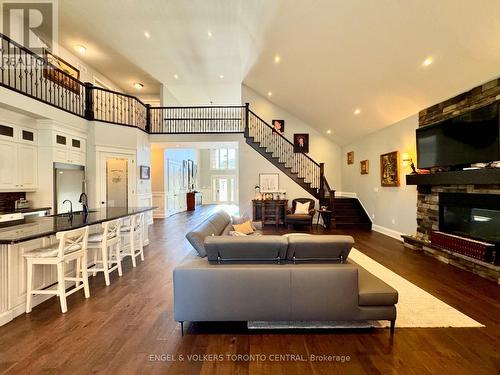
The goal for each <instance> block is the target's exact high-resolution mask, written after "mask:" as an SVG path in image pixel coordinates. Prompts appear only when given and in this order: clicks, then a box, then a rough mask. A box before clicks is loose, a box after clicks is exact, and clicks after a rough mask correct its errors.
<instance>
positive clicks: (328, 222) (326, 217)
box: [316, 210, 333, 229]
mask: <svg viewBox="0 0 500 375" xmlns="http://www.w3.org/2000/svg"><path fill="white" fill-rule="evenodd" d="M318 213H319V215H318V222H317V223H316V224H317V225H319V218H320V216H321V218H322V219H323V224H324V226H325V229H330V228H331V227H332V214H333V211H330V210H318Z"/></svg>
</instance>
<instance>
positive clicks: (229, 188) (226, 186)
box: [212, 175, 236, 203]
mask: <svg viewBox="0 0 500 375" xmlns="http://www.w3.org/2000/svg"><path fill="white" fill-rule="evenodd" d="M212 202H213V203H235V202H236V176H234V175H224V176H212Z"/></svg>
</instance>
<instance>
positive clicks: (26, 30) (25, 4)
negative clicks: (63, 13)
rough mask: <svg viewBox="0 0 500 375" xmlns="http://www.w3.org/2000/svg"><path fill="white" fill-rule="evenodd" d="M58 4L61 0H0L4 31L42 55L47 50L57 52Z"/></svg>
mask: <svg viewBox="0 0 500 375" xmlns="http://www.w3.org/2000/svg"><path fill="white" fill-rule="evenodd" d="M57 5H58V4H57V0H31V1H22V0H21V1H20V0H18V1H11V0H0V11H1V17H0V19H1V22H2V24H1V32H2V34H4V35H6V36H8V37H9V38H10V39H12V40H13V41H15V42H17V43H19V44H21V45H22V46H24V47H26V48H28V49H30V50H32V51H33V52H35V53H37V54H39V55H41V54H42V53H43V50H44V49H48V50H50V51H54V50H55V49H56V47H57V36H58V35H57V33H58V24H57V20H58V18H57V9H58V7H57ZM3 52H4V53H5V52H7V51H3ZM10 52H11V51H10ZM7 53H8V52H7Z"/></svg>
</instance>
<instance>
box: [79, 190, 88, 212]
mask: <svg viewBox="0 0 500 375" xmlns="http://www.w3.org/2000/svg"><path fill="white" fill-rule="evenodd" d="M88 199H89V198H88V197H87V194H85V193H81V194H80V199H78V203H81V204H82V207H83V213H84V214H88V213H89V206H88Z"/></svg>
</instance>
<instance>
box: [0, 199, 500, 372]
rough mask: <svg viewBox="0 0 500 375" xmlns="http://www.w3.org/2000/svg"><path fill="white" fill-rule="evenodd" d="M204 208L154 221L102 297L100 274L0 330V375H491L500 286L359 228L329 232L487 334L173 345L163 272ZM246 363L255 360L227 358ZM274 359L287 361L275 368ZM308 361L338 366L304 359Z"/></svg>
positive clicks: (227, 335)
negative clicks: (62, 301) (64, 303)
mask: <svg viewBox="0 0 500 375" xmlns="http://www.w3.org/2000/svg"><path fill="white" fill-rule="evenodd" d="M215 209H217V208H216V207H213V206H208V207H204V208H203V209H202V210H198V211H195V212H191V213H182V214H178V215H175V216H173V217H170V218H168V219H165V220H157V221H156V222H155V224H154V225H153V226H152V227H151V229H150V241H151V244H150V245H149V246H148V247H147V248H146V249H145V257H146V259H145V262H143V263H142V262H140V263H139V265H138V267H137V268H135V269H133V268H132V267H131V263H130V261H126V262H125V264H124V274H123V277H121V278H119V277H118V276H117V275H116V274H114V275H113V276H112V278H111V286H109V287H106V286H104V280H103V277H102V275H99V276H97V277H95V278H92V277H91V298H90V299H88V300H86V299H85V298H84V297H83V293H81V294H74V295H72V296H70V297H69V298H68V312H67V313H66V314H61V312H60V308H59V304H58V300H57V299H56V298H52V299H51V300H48V301H46V302H44V303H43V304H41V305H39V306H37V307H35V308H34V309H33V312H32V313H31V314H29V315H22V316H20V317H18V318H16V319H15V320H14V321H12V322H10V323H9V324H7V325H5V326H3V327H0V373H2V374H3V373H8V374H28V373H44V374H88V373H103V374H135V373H144V374H155V373H158V374H166V373H168V374H177V373H183V374H198V373H203V374H209V373H213V374H234V373H237V374H247V373H253V374H261V373H266V374H309V373H312V374H337V373H339V374H340V373H341V374H344V373H352V374H382V373H396V374H436V373H442V374H498V373H500V352H499V350H500V287H499V286H498V285H496V284H495V283H493V282H491V281H488V280H485V279H482V278H480V277H478V276H475V275H472V274H470V273H467V272H465V271H462V270H459V269H457V268H454V267H452V266H448V265H446V264H444V263H440V262H439V261H437V260H435V259H434V258H431V257H427V256H425V255H422V254H418V253H414V252H412V251H411V250H407V249H404V248H403V246H402V244H401V243H400V242H398V241H396V240H394V239H391V238H389V237H386V236H384V235H381V234H379V233H376V232H370V231H363V230H345V231H344V230H330V231H329V233H339V234H340V233H348V234H351V235H352V236H353V237H354V238H355V240H356V245H355V246H356V248H357V249H358V250H360V251H362V252H363V253H365V254H367V255H368V256H370V257H372V258H373V259H375V260H376V261H378V262H380V263H382V264H383V265H385V266H386V267H388V268H390V269H391V270H393V271H394V272H396V273H398V274H399V275H401V276H403V277H404V278H406V279H408V280H409V281H411V282H413V283H414V284H416V285H418V286H419V287H421V288H423V289H425V290H426V291H428V292H429V293H431V294H433V295H434V296H436V297H437V298H439V299H441V300H443V301H444V302H446V303H448V304H449V305H451V306H453V307H455V308H457V309H458V310H460V311H462V312H463V313H465V314H467V315H469V316H470V317H472V318H473V319H475V320H477V321H479V322H481V323H483V324H485V325H486V327H485V328H397V329H396V333H395V335H394V336H393V337H391V336H390V335H389V331H388V330H386V329H373V330H364V331H345V330H337V331H332V330H330V331H328V330H326V331H307V332H305V331H299V332H296V331H287V332H282V331H278V332H276V331H275V332H268V331H258V332H255V331H251V332H248V331H247V330H246V329H245V326H244V325H243V324H240V323H227V324H201V323H199V324H190V325H188V326H187V327H186V328H187V332H186V334H185V336H184V337H181V334H180V326H179V324H178V323H176V322H175V321H174V320H173V316H172V315H173V314H172V300H173V298H172V297H173V296H172V270H173V268H174V267H175V266H176V264H178V263H179V262H181V261H182V259H183V258H184V257H185V256H186V254H188V253H189V252H190V251H191V248H190V245H189V244H188V243H187V241H186V240H185V238H184V234H185V233H186V232H187V231H188V230H189V229H190V228H192V227H194V226H195V225H197V223H199V222H200V221H201V220H203V219H204V218H205V217H207V216H208V215H209V214H210V213H212V212H213V211H214V210H215ZM314 232H318V233H326V231H324V230H323V229H320V228H316V229H315V230H314ZM266 233H284V231H283V230H281V231H275V230H274V229H272V228H270V229H266ZM250 354H251V355H254V356H256V355H265V356H266V360H265V361H262V360H260V361H259V360H258V359H259V358H260V359H262V358H263V357H254V360H253V361H246V360H239V361H238V360H236V361H234V360H231V358H229V359H228V357H227V356H226V355H250ZM276 354H284V355H289V357H288V360H280V361H278V359H279V358H278V357H272V356H273V355H276ZM188 355H189V356H194V357H192V358H191V360H188ZM311 355H317V356H319V355H339V356H349V360H348V361H347V360H345V361H344V362H331V361H310V360H308V358H310V356H311ZM181 356H182V358H183V359H184V360H183V361H181ZM203 356H206V357H203ZM221 356H223V357H222V358H221ZM292 356H294V357H292ZM299 356H301V357H299ZM271 358H273V359H275V360H271ZM203 359H205V360H203ZM243 359H244V358H243ZM284 359H287V358H286V357H285V358H284ZM302 359H305V360H302Z"/></svg>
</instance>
